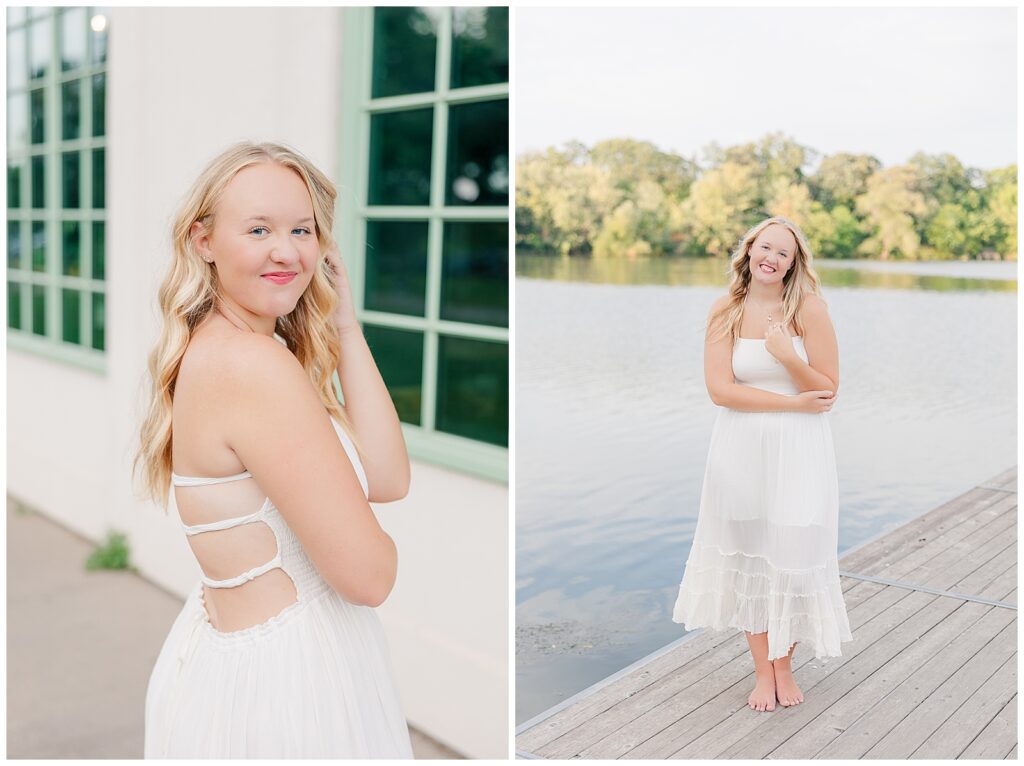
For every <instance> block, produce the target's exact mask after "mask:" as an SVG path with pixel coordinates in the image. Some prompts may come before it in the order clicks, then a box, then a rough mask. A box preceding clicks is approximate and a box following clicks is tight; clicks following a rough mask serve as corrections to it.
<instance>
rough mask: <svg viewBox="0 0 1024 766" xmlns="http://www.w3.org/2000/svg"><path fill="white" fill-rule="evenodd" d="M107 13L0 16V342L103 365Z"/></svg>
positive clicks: (76, 10)
mask: <svg viewBox="0 0 1024 766" xmlns="http://www.w3.org/2000/svg"><path fill="white" fill-rule="evenodd" d="M110 16H111V14H110V11H109V9H108V8H105V7H90V6H73V7H49V6H46V7H44V6H33V7H22V8H8V9H7V291H6V300H7V342H8V346H9V347H11V348H16V349H20V350H25V351H30V352H33V353H38V354H40V355H43V356H47V357H51V358H55V359H57V360H59V361H63V362H67V363H69V364H74V365H78V366H81V367H85V368H88V369H92V370H96V371H99V372H103V371H104V370H105V367H106V294H107V290H106V277H107V273H106V272H107V265H106V264H107V260H108V258H107V246H106V242H107V237H108V232H107V212H106V175H107V174H106V146H107V138H106V91H107V35H108V29H109V24H110Z"/></svg>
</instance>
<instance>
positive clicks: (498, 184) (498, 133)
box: [445, 99, 509, 205]
mask: <svg viewBox="0 0 1024 766" xmlns="http://www.w3.org/2000/svg"><path fill="white" fill-rule="evenodd" d="M508 185H509V177H508V100H507V99H499V100H496V101H479V102H475V103H471V104H459V105H457V106H453V107H452V108H451V109H450V110H449V111H448V172H447V179H446V184H445V188H446V192H445V199H446V201H447V203H448V204H449V205H507V204H508Z"/></svg>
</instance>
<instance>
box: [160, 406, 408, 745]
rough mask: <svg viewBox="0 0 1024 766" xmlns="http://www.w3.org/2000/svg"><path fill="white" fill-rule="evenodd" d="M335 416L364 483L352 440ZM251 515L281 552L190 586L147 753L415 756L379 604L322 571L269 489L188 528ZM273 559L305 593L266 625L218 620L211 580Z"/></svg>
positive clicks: (163, 658)
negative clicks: (251, 508) (246, 506)
mask: <svg viewBox="0 0 1024 766" xmlns="http://www.w3.org/2000/svg"><path fill="white" fill-rule="evenodd" d="M331 422H332V423H333V424H334V429H335V431H337V433H338V438H339V439H340V440H341V443H342V444H343V445H344V447H345V451H346V452H347V453H348V456H349V459H350V460H351V461H352V465H353V467H354V468H355V471H356V475H357V476H358V477H359V482H360V484H361V485H362V488H363V492H364V493H366V492H367V483H366V473H365V471H364V470H363V467H362V464H361V463H360V462H359V456H358V454H357V453H356V450H355V447H354V445H353V444H352V442H351V440H350V439H349V438H348V435H347V434H346V433H345V432H344V430H342V428H341V426H340V425H339V424H338V423H337V421H335V420H334V418H331ZM172 479H173V482H174V484H175V485H176V486H208V485H219V484H225V483H227V482H236V481H239V482H240V481H242V480H249V481H252V482H255V479H253V478H252V476H251V474H250V473H249V472H248V471H245V472H243V473H240V474H236V475H234V476H225V477H221V478H201V477H188V476H178V475H177V474H173V475H172ZM221 491H223V490H221ZM250 494H251V489H250ZM172 499H173V488H172ZM255 522H265V523H266V525H267V526H269V527H270V529H271V530H272V531H273V534H274V537H275V538H276V541H277V554H276V555H275V556H274V557H273V559H271V560H270V561H267V562H266V563H265V564H261V565H260V566H257V567H254V568H252V569H250V570H248V571H246V572H244V573H242V574H240V575H238V576H237V577H232V578H229V579H226V580H213V579H211V578H209V577H206V576H205V575H204V576H203V578H202V581H201V582H200V583H199V584H198V585H197V587H196V588H195V589H194V590H193V591H192V592H191V593H190V594H189V596H188V598H187V600H186V601H185V605H184V608H183V609H182V610H181V613H180V614H179V615H178V617H177V619H175V621H174V624H173V625H172V626H171V630H170V633H169V634H168V636H167V638H166V640H165V641H164V644H163V648H162V649H161V651H160V655H159V657H158V658H157V661H156V665H155V666H154V667H153V672H152V674H151V676H150V679H149V687H148V689H147V692H146V719H145V720H146V729H145V745H144V755H145V757H146V758H412V748H411V745H410V741H409V731H408V728H407V726H406V722H405V718H404V716H403V715H402V710H401V706H400V704H399V700H398V696H397V694H396V691H395V686H394V683H393V681H392V669H391V664H390V659H389V656H388V648H387V641H386V639H385V636H384V632H383V630H382V627H381V624H380V622H379V620H378V618H377V614H376V613H375V612H374V610H373V609H372V608H370V607H367V606H358V605H355V604H351V603H349V602H347V601H345V600H344V599H343V598H342V597H341V596H339V595H338V594H337V592H335V591H334V590H333V589H332V588H331V587H330V586H329V585H328V584H327V583H326V582H325V581H324V579H323V578H322V577H321V576H320V574H319V573H318V572H317V570H316V568H315V567H314V566H313V563H312V562H311V561H310V559H309V558H308V556H307V555H306V552H305V551H304V550H303V548H302V546H301V545H300V544H299V541H298V539H297V538H296V537H295V535H294V534H293V533H292V531H291V529H289V527H288V525H287V524H286V523H285V521H284V519H283V518H282V516H281V514H280V513H279V512H278V510H277V508H276V507H275V506H274V504H273V503H272V502H271V501H270V498H266V500H265V501H264V503H263V505H262V507H260V509H259V510H257V511H256V512H255V513H251V514H249V515H246V516H240V517H237V518H233V519H226V520H223V521H218V522H214V523H210V524H198V525H193V526H188V525H184V524H183V526H184V527H185V533H186V534H188V535H193V534H200V533H202V532H209V531H215V530H221V529H229V528H232V527H236V526H240V525H242V524H250V523H255ZM275 567H280V568H281V569H282V570H284V572H285V573H287V574H288V575H289V576H290V577H291V579H292V581H293V583H294V584H295V590H296V593H297V595H298V600H297V601H296V602H295V603H293V604H291V605H289V606H287V607H285V608H284V610H283V611H281V612H279V613H278V614H277V615H275V616H274V617H271V618H270V619H269V620H267V621H266V622H263V623H260V624H259V625H255V626H253V627H249V628H243V629H241V630H235V631H230V632H221V631H219V630H217V629H215V628H214V627H213V625H212V624H211V623H210V621H209V617H208V615H207V613H206V609H205V606H204V599H203V583H206V585H207V586H208V587H211V588H227V587H235V586H237V585H241V584H243V583H245V582H248V581H249V580H251V579H253V578H254V577H257V576H259V575H260V574H262V573H263V572H266V571H269V570H270V569H273V568H275Z"/></svg>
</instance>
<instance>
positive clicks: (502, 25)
mask: <svg viewBox="0 0 1024 766" xmlns="http://www.w3.org/2000/svg"><path fill="white" fill-rule="evenodd" d="M499 82H508V8H484V7H480V6H473V7H460V8H454V9H452V77H451V87H453V88H464V87H467V86H470V85H491V84H493V83H499Z"/></svg>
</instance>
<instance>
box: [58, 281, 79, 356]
mask: <svg viewBox="0 0 1024 766" xmlns="http://www.w3.org/2000/svg"><path fill="white" fill-rule="evenodd" d="M60 292H61V338H62V339H63V340H64V341H66V342H67V343H81V342H82V318H81V302H82V294H81V293H80V292H79V291H78V290H68V289H67V288H64V289H62V290H61V291H60Z"/></svg>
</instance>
